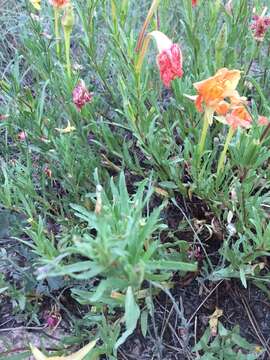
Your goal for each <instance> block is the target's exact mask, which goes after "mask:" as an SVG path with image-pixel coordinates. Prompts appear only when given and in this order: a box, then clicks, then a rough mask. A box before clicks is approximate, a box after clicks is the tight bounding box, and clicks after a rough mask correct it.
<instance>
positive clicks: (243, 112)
mask: <svg viewBox="0 0 270 360" xmlns="http://www.w3.org/2000/svg"><path fill="white" fill-rule="evenodd" d="M226 121H227V124H229V125H230V126H231V127H232V129H233V130H237V128H238V127H243V128H246V129H247V128H250V126H251V122H252V117H251V116H250V114H249V112H248V111H247V109H246V108H245V107H244V106H242V105H240V106H237V107H235V108H234V110H233V111H232V112H231V113H230V114H229V115H227V116H226Z"/></svg>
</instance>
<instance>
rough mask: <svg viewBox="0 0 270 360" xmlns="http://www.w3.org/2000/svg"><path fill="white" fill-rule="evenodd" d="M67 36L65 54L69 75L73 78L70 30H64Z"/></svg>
mask: <svg viewBox="0 0 270 360" xmlns="http://www.w3.org/2000/svg"><path fill="white" fill-rule="evenodd" d="M64 36H65V54H66V66H67V74H68V77H69V78H71V64H70V31H64Z"/></svg>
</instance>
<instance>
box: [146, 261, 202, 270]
mask: <svg viewBox="0 0 270 360" xmlns="http://www.w3.org/2000/svg"><path fill="white" fill-rule="evenodd" d="M146 269H147V270H148V271H151V270H152V271H153V270H168V271H185V272H188V271H192V272H193V271H197V269H198V266H197V263H195V264H192V263H186V262H183V261H166V260H160V261H156V260H153V261H148V263H147V265H146Z"/></svg>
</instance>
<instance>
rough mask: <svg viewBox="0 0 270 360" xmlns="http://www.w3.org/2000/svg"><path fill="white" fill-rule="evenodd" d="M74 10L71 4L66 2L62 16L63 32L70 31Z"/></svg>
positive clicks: (72, 24)
mask: <svg viewBox="0 0 270 360" xmlns="http://www.w3.org/2000/svg"><path fill="white" fill-rule="evenodd" d="M74 22H75V21H74V11H73V6H72V5H71V4H68V5H67V7H66V9H65V12H64V15H63V17H62V26H63V29H64V32H66V33H71V31H72V29H73V26H74Z"/></svg>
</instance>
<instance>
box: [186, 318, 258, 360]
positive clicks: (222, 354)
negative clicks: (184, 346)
mask: <svg viewBox="0 0 270 360" xmlns="http://www.w3.org/2000/svg"><path fill="white" fill-rule="evenodd" d="M193 351H194V352H196V353H197V352H200V353H201V356H200V359H203V360H230V359H239V360H255V359H258V358H259V357H260V356H261V355H262V351H261V349H260V350H259V351H257V349H256V346H255V345H251V344H250V343H249V342H248V341H247V340H245V339H244V338H243V337H242V336H241V335H240V334H239V327H238V326H236V327H235V328H234V329H232V330H228V329H226V328H225V327H224V326H223V325H222V323H220V322H219V324H218V335H217V336H216V337H214V338H213V337H211V331H210V328H207V329H206V331H205V332H204V334H203V336H202V337H201V339H200V340H199V342H198V343H197V344H196V345H195V347H194V348H193Z"/></svg>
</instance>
